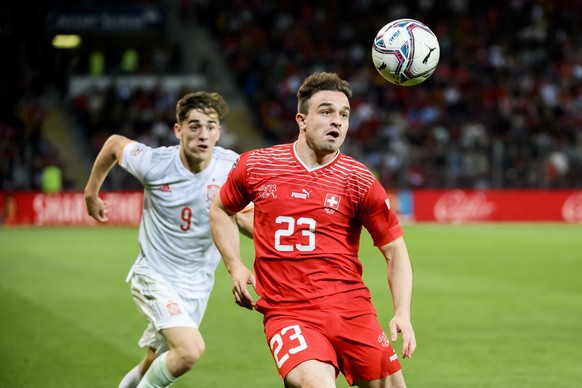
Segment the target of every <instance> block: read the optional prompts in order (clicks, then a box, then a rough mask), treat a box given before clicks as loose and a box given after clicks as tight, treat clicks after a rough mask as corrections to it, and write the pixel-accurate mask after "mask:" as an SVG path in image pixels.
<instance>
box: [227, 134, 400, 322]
mask: <svg viewBox="0 0 582 388" xmlns="http://www.w3.org/2000/svg"><path fill="white" fill-rule="evenodd" d="M220 199H221V200H222V202H223V204H224V206H225V207H226V208H227V209H229V210H231V211H235V212H236V211H240V210H241V209H243V208H244V207H245V205H247V204H248V203H249V202H250V201H252V202H254V206H255V220H254V236H253V239H254V244H255V264H254V268H255V275H256V281H257V293H258V295H259V296H260V297H261V298H260V299H259V300H258V301H257V309H258V310H259V311H261V312H265V311H266V310H268V309H271V308H280V307H301V306H307V305H311V304H316V303H317V300H318V298H320V297H324V296H329V295H333V294H337V293H341V292H346V291H353V290H365V291H366V292H368V291H367V288H366V286H365V285H364V283H363V281H362V265H361V263H360V261H359V259H358V249H359V241H360V234H361V231H362V226H364V227H365V228H366V229H367V230H368V231H369V232H370V235H371V236H372V238H373V240H374V245H376V246H382V245H384V244H386V243H388V242H390V241H392V240H394V239H396V238H398V237H400V236H401V235H402V234H403V231H402V228H401V227H400V224H399V222H398V218H397V216H396V214H395V213H394V212H393V211H392V210H391V209H390V207H389V202H388V197H387V195H386V191H385V190H384V189H383V188H382V186H381V185H380V183H379V182H378V181H377V180H376V179H375V177H374V176H373V175H372V173H371V172H370V171H369V170H368V169H367V168H366V167H365V166H364V165H363V164H361V163H360V162H358V161H356V160H355V159H353V158H351V157H349V156H346V155H344V154H342V153H338V155H337V157H336V158H335V159H334V160H333V161H332V162H330V163H328V164H327V165H325V166H321V167H318V168H315V169H311V170H310V169H308V168H306V167H305V166H304V165H303V164H302V163H301V161H300V160H299V159H298V157H297V155H296V153H295V148H294V146H293V144H283V145H278V146H273V147H269V148H263V149H257V150H253V151H249V152H246V153H244V154H242V155H241V157H240V159H239V161H238V162H237V164H236V165H235V167H233V169H232V170H231V173H230V176H229V178H228V179H227V181H226V183H225V184H224V185H223V186H222V188H221V191H220Z"/></svg>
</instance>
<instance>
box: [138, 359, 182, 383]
mask: <svg viewBox="0 0 582 388" xmlns="http://www.w3.org/2000/svg"><path fill="white" fill-rule="evenodd" d="M167 356H168V352H165V353H162V354H161V355H160V356H159V357H158V358H156V359H155V361H154V362H153V363H152V365H151V366H150V368H149V369H148V371H147V372H146V373H145V375H144V376H143V377H142V379H141V381H140V382H139V384H138V385H137V388H165V387H169V386H170V385H171V384H172V383H173V382H174V381H176V378H175V377H174V376H172V374H171V373H170V371H169V370H168V365H167V364H166V357H167Z"/></svg>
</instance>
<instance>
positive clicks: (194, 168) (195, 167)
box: [180, 154, 210, 174]
mask: <svg viewBox="0 0 582 388" xmlns="http://www.w3.org/2000/svg"><path fill="white" fill-rule="evenodd" d="M180 161H181V162H182V164H183V165H184V167H186V169H187V170H188V171H190V172H191V173H192V174H198V173H199V172H200V171H202V170H204V169H205V168H206V167H208V165H209V164H210V159H209V160H200V159H196V160H193V159H191V158H188V157H187V156H186V155H184V154H181V155H180Z"/></svg>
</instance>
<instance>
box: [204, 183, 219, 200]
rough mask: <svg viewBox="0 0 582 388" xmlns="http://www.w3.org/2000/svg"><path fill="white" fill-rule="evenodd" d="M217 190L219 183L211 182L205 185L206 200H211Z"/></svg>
mask: <svg viewBox="0 0 582 388" xmlns="http://www.w3.org/2000/svg"><path fill="white" fill-rule="evenodd" d="M218 190H220V185H217V184H216V183H211V184H209V185H208V186H206V201H208V202H212V200H213V199H214V197H215V196H216V193H218Z"/></svg>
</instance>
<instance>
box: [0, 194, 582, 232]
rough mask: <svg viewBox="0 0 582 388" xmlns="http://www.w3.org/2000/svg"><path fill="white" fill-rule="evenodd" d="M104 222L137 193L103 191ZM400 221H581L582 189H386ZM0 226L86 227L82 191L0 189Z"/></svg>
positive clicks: (117, 220)
mask: <svg viewBox="0 0 582 388" xmlns="http://www.w3.org/2000/svg"><path fill="white" fill-rule="evenodd" d="M101 198H102V199H104V200H107V201H109V203H110V207H111V211H110V212H109V214H108V218H109V222H108V225H123V226H137V225H139V222H140V219H141V212H142V204H143V193H142V192H141V191H139V192H137V191H124V192H103V193H101ZM390 202H391V204H392V206H393V208H394V209H395V210H396V211H397V212H398V213H399V214H400V216H401V217H402V219H406V220H410V221H415V222H440V223H467V222H568V223H577V224H582V190H483V191H479V190H416V191H401V192H396V193H390ZM0 224H4V225H33V226H91V225H97V224H98V223H97V222H96V221H95V220H93V219H92V218H91V217H89V216H88V215H87V211H86V209H85V197H84V195H83V193H82V192H65V193H61V194H44V193H40V192H17V193H10V194H9V193H3V192H0Z"/></svg>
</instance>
